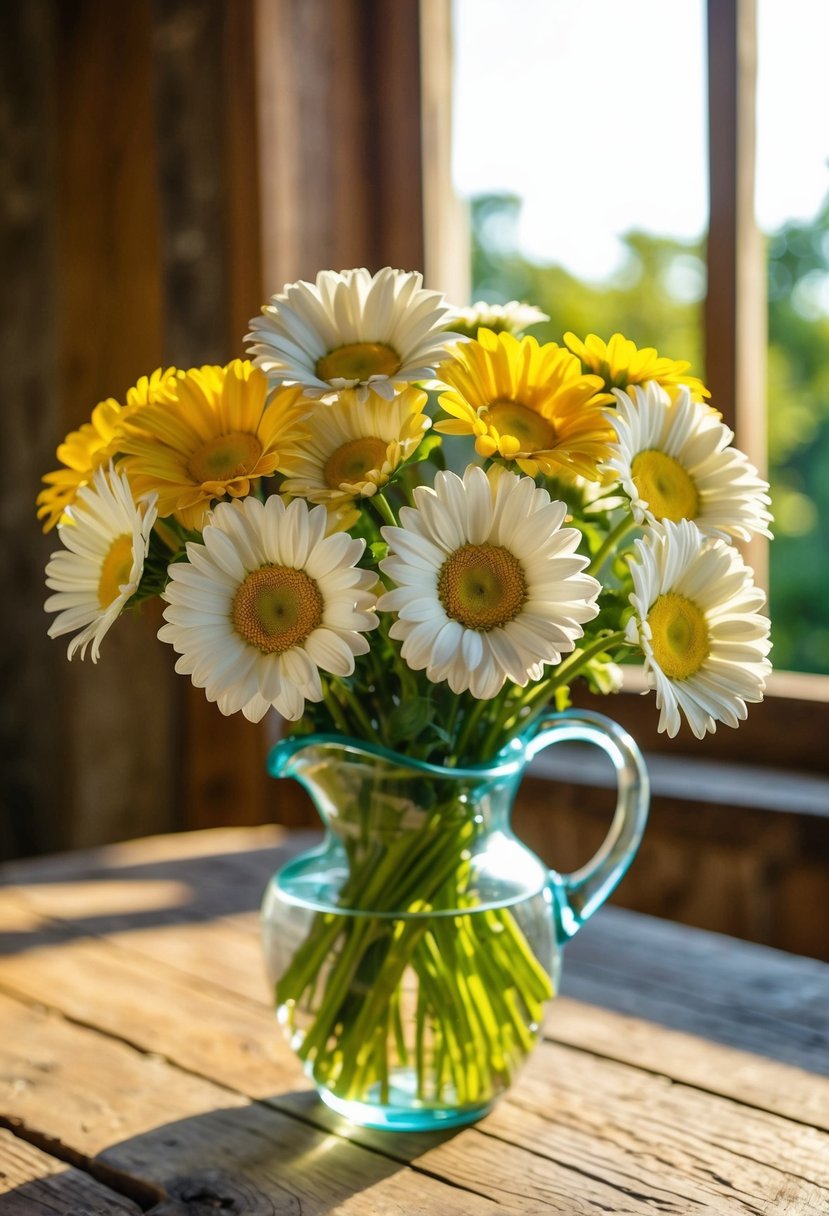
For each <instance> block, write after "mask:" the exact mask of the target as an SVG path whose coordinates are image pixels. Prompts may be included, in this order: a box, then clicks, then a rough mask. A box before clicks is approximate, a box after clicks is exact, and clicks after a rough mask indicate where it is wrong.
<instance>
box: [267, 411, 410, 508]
mask: <svg viewBox="0 0 829 1216" xmlns="http://www.w3.org/2000/svg"><path fill="white" fill-rule="evenodd" d="M427 400H428V397H427V395H426V393H424V392H422V391H421V390H420V389H416V388H409V389H405V390H404V391H403V392H402V393H398V395H397V396H396V397H395V398H394V399H393V400H392V401H385V400H384V399H383V398H382V397H379V396H378V395H377V393H375V392H373V391H369V393H368V398H367V400H366V401H365V402H362V403H361V402H359V401H358V400H357V398H356V395H355V394H354V393H353V392H346V393H343V394H341V396H340V397H339V399H338V400H337V401H336V402H334V404H333V405H330V406H327V407H323V408H321V409H320V408H318V409H317V411H316V413H314V414H312V415H311V417H310V418H309V419H308V421H307V422H306V431H307V432H308V434H307V436H306V437H305V438H303V439H300V440H298V441H297V442H296V443H295V444H294V447H293V450H292V451H291V452H290V453H289V454H288V456H287V457H286V458H285V459H284V461H283V463H282V464H281V465H280V470H281V472H282V473H284V474H285V481H283V483H282V490H284V492H285V493H286V494H291V495H294V496H295V497H299V498H307V499H310V501H311V502H323V503H326V504H330V505H331V506H332V507H334V508H337V507H341V506H344V505H345V504H347V503H350V502H352V501H353V500H354V499H355V498H370V497H371V496H372V495H373V494H376V493H377V491H378V489H379V488H380V487H381V486H384V485H385V484H386V482H387V481H388V480H389V478H390V477H391V476H392V474H393V473H394V471H395V469H397V468H398V467H399V465H401V464H402V463H403V461H404V460H407V459H408V458H409V457H410V456H411V455H413V454H414V452H415V450H416V449H417V448H418V446H419V445H420V441H421V440H422V438H423V435H424V432H425V431H426V430H427V429H428V428H429V426H430V425H431V423H430V421H429V419H428V418H427V417H426V415H425V414H424V413H422V410H423V406H424V405H425V404H426V402H427Z"/></svg>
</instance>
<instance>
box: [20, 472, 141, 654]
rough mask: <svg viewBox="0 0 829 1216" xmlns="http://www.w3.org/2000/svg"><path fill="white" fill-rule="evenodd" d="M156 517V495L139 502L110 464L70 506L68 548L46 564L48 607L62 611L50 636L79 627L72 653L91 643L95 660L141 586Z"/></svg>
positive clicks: (64, 526)
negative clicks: (51, 592)
mask: <svg viewBox="0 0 829 1216" xmlns="http://www.w3.org/2000/svg"><path fill="white" fill-rule="evenodd" d="M155 517H156V509H155V496H154V495H153V496H152V497H151V498H150V499H148V500H147V501H146V502H145V503H144V504H143V505H141V506H136V504H135V503H134V502H133V498H132V493H131V491H130V483H129V481H128V480H127V477H126V476H125V474H123V473H116V472H114V470H113V468H112V465H110V466H109V468H108V469H105V468H103V467H101V468H99V469H97V470H96V472H95V473H94V474H93V476H92V479H91V482H90V484H88V485H86V486H83V487H81V489H80V490H78V493H77V497H76V499H75V502H74V503H73V504H72V505H71V506H69V507H67V508H66V511H65V513H64V517H63V519H64V522H62V523H61V524H60V525H59V526H58V535H59V536H60V539H61V540H62V542H63V544H64V546H65V548H64V549H63V550H59V551H58V552H57V553H53V554H52V557H51V559H50V561H49V563H48V565H47V566H46V586H47V587H51V589H52V590H53V591H55V592H56V593H57V594H55V595H50V596H49V598H48V600H47V601H46V603H45V605H44V607H45V609H46V611H47V612H57V613H58V614H59V615H58V616H57V617H56V618H55V620H54V621H53V622H52V624H51V625H50V626H49V637H50V638H56V637H61V636H62V635H63V634H65V633H75V637H73V638H72V639H71V641H70V642H69V647H68V650H67V654H68V655H69V658H70V659H71V658H72V656H73V655H74V654H75V652H76V651H78V650H80V654H81V658H82V659H83V658H85V657H86V650H87V647H88V646H90V644H91V655H92V662H93V663H97V661H98V655H99V653H100V648H101V641H102V640H103V638H104V635H105V634H106V633H107V632H108V631H109V629H110V628H111V626H112V625H113V624H114V622H115V621H116V620H117V618H118V617H119V616H120V615H121V612H122V611H123V608H124V606H125V604H126V603H127V600H129V599H130V597H131V596H133V595H134V594H135V592H136V590H137V589H138V584H139V582H140V581H141V573H142V571H143V569H144V559H145V558H146V556H147V549H148V548H149V544H150V533H151V531H152V527H153V524H154V523H155Z"/></svg>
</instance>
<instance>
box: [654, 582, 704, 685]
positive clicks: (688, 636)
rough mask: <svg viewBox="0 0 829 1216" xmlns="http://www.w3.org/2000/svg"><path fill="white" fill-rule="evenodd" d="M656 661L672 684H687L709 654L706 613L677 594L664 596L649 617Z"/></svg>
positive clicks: (656, 601)
mask: <svg viewBox="0 0 829 1216" xmlns="http://www.w3.org/2000/svg"><path fill="white" fill-rule="evenodd" d="M648 624H649V625H650V627H651V635H652V636H651V647H652V649H653V657H654V658H655V660H656V662H657V663H658V664H659V666H660V667H661V668H662V670H663V671H664V673H665V675H666V676H667V677H668V679H669V680H687V679H688V677H689V676H693V675H695V674H696V673H697V672H698V671H699V669H700V667H702V665H703V663H704V662H705V660H706V659H707V658H708V654H709V650H710V647H709V640H708V625H707V623H706V620H705V613H704V612H703V611H702V609H701V608H698V607H697V605H696V604H695V603H694V602H693V600H689V599H688V598H687V597H686V596H684V595H677V594H676V592H669V593H668V594H666V595H660V596H659V597H658V598H657V599H656V600H655V601H654V603H653V604H652V606H651V610H650V612H649V613H648Z"/></svg>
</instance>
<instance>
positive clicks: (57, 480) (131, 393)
mask: <svg viewBox="0 0 829 1216" xmlns="http://www.w3.org/2000/svg"><path fill="white" fill-rule="evenodd" d="M179 374H180V373H179V372H177V371H176V369H175V368H173V367H168V368H158V369H157V370H156V371H154V372H153V373H152V375H151V376H142V377H141V379H140V380H139V381H138V383H137V384H135V385H133V387H132V388H130V389H128V390H127V401H126V405H121V403H120V402H119V401H116V400H115V398H114V397H108V398H107V399H106V401H101V402H99V403H98V405H96V406H95V409H94V410H93V411H92V418H91V421H89V422H85V423H84V424H83V425H82V426H81V428H80V429H79V430H77V431H70V433H69V434H68V435H67V436H66V439H65V440H64V442H63V443H62V444H61V445H60V447H59V448H58V450H57V457H58V460H59V461H60V462H61V464H62V465H63V466H64V467H63V468H61V469H56V470H55V471H54V473H47V474H46V476H45V477H44V478H43V480H44V482H45V483H46V488H45V489H44V490H41V491H40V493H39V494H38V496H37V508H38V510H37V517H38V519H42V520H43V521H44V523H43V531H44V532H49V531H50V530H51V529H52V528H54V526H55V524H57V523H59V522H60V520H61V519H62V518H63V514H64V512H65V511H66V508H67V507H70V506H71V505H72V503H73V502H74V501H75V499H76V498H77V495H78V490H80V489H81V488H82V487H83V486H85V485H88V484H89V482H90V481H92V478H93V475H94V473H95V471H96V469H99V468H101V467H102V466H103V465H106V464H107V463H108V462H109V460H110V459H111V458H112V457H114V456H116V455H117V453H118V452H119V451H120V450H121V449H120V446H119V440H120V438H121V437H122V435H123V430H122V427H123V423H124V421H125V420H126V419H127V418H132V419H133V420H134V417H135V414H136V413H137V411H138V410H139V409H141V408H143V407H144V406H146V405H158V404H162V403H164V402H169V401H171V400H172V398H173V396H174V393H175V382H176V378H177V377H178V376H179Z"/></svg>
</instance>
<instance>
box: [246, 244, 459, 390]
mask: <svg viewBox="0 0 829 1216" xmlns="http://www.w3.org/2000/svg"><path fill="white" fill-rule="evenodd" d="M422 284H423V278H422V276H421V275H420V274H418V273H417V272H416V271H409V272H406V271H402V270H392V269H391V268H390V267H388V266H387V267H385V269H383V270H380V271H378V273H377V274H376V275H374V276H373V277H372V276H371V275H370V274H369V272H368V271H367V270H365V269H359V270H343V271H340V272H339V273H337V272H335V271H333V270H321V271H320V273H319V274H318V275H317V279H316V283H305V282H299V283H291V284H289V285H288V286H287V287H286V288H285V290H284V291H283V292H282V294H281V295H275V296H272V297H271V300H270V303H269V304H266V305H264V307H263V308H262V315H261V316H260V317H254V318H253V319H252V320H251V323H250V324H251V333H249V334H248V335H247V339H246V340H248V341H249V348H250V351H251V354H252V355H254V356H255V357H254V363H255V364H256V365H257V366H258V367H261V368H262V370H263V371H264V372H265V373H266V374H267V376H268V378H269V380H270V381H271V384H282V383H296V384H301V385H302V386H303V388H304V389H305V392H306V394H308V395H310V396H317V397H320V396H323V395H325V394H326V393H330V392H331V391H332V390H339V389H344V388H357V387H359V388H360V389H361V395H363V391H364V389H365V386H366V385H369V384H370V385H371V386H372V388H373V389H374V390H375V392H378V393H379V394H380V396H381V397H385V398H386V399H387V400H390V399H391V398H392V396H393V395H394V384H395V383H399V382H401V381H412V380H425V379H427V378H429V377H431V376H432V375H433V373H434V369H435V366H436V364H437V363H439V362H440V360H441V359H442V358H443V357H444V355H445V346H446V339H447V335H446V332H445V331H444V328H443V327H444V326H445V324H446V316H447V313H448V311H449V309H448V305H447V304H446V302H445V300H444V297H443V296H442V295H441V294H440V293H439V292H436V291H424V290H423V286H422Z"/></svg>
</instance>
